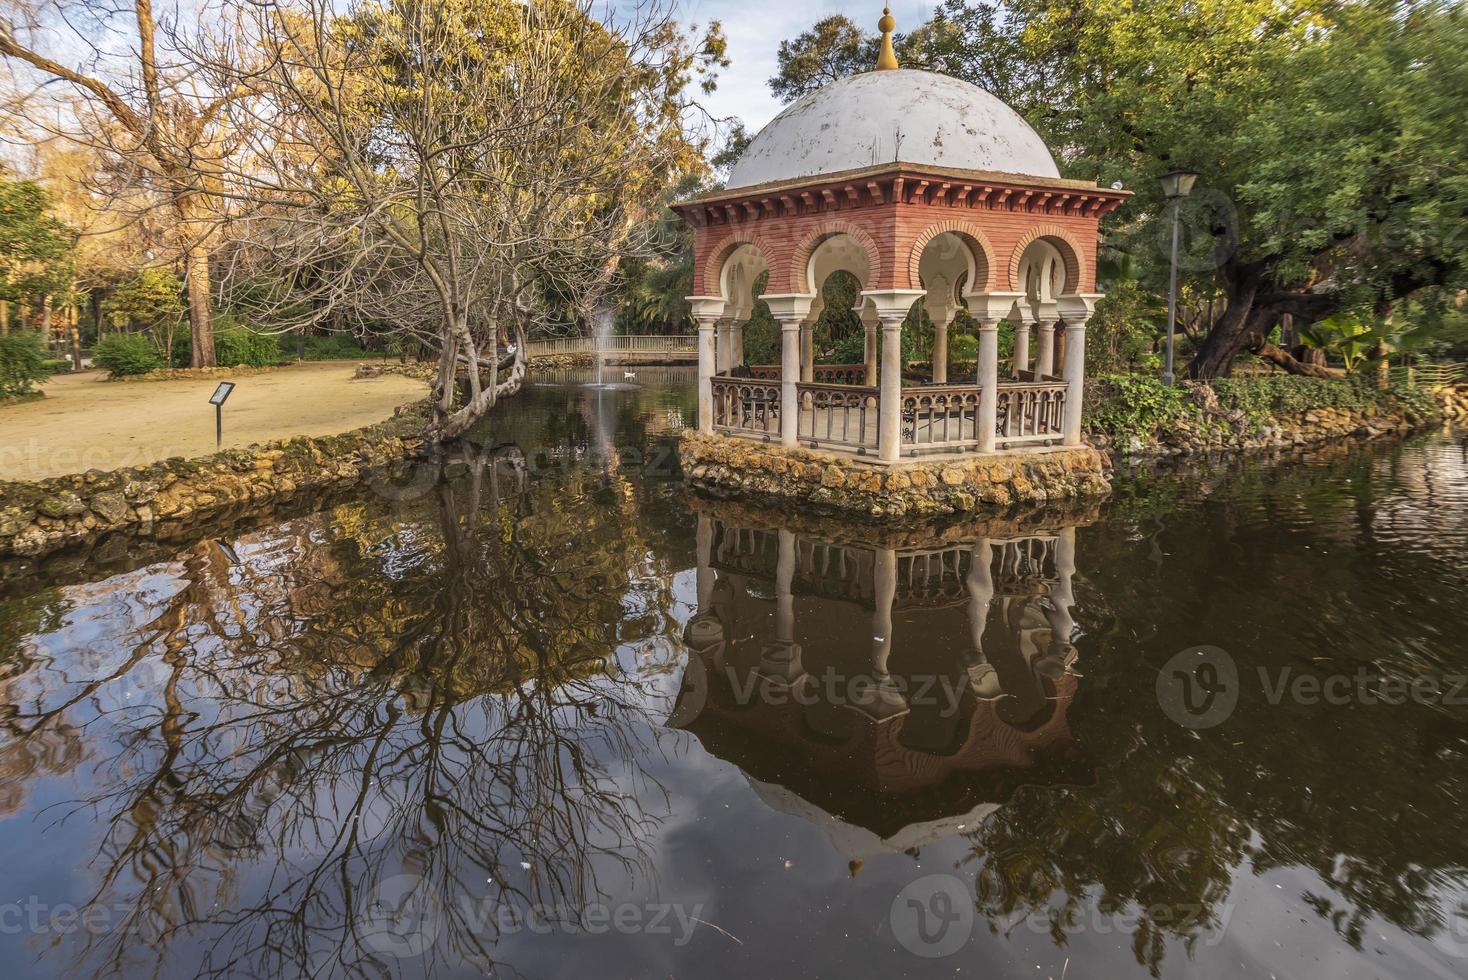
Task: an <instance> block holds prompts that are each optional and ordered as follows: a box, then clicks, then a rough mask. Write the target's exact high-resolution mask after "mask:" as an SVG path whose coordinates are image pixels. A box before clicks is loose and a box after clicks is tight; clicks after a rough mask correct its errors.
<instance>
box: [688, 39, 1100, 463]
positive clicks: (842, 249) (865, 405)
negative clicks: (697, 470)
mask: <svg viewBox="0 0 1468 980" xmlns="http://www.w3.org/2000/svg"><path fill="white" fill-rule="evenodd" d="M880 26H881V29H882V33H883V39H882V54H881V57H880V58H879V60H878V62H877V66H876V69H877V70H875V71H872V72H867V73H864V74H860V75H855V76H852V77H850V78H846V79H843V80H841V81H838V82H834V83H832V84H830V85H827V86H825V87H824V88H821V89H819V90H818V91H815V92H812V93H811V94H809V95H807V96H805V97H804V98H802V99H800V100H799V101H797V102H795V103H794V104H792V105H791V106H789V107H788V108H787V109H785V111H783V112H782V113H780V114H779V115H778V116H777V117H776V118H775V119H774V120H773V121H772V122H771V123H770V124H769V125H767V126H766V127H765V128H764V129H763V130H761V131H760V132H759V134H758V135H757V136H755V137H754V139H753V141H751V143H750V144H749V147H748V149H747V150H746V151H745V153H744V155H743V156H742V157H741V158H740V160H739V162H738V163H737V165H736V166H735V167H734V169H733V172H732V173H731V175H730V179H729V183H728V186H727V187H725V188H724V189H722V190H718V191H714V192H711V193H708V194H704V195H702V196H699V197H697V198H694V199H692V200H689V201H686V202H683V203H681V204H679V205H678V206H677V211H678V213H679V214H681V215H682V216H683V218H684V219H685V220H687V221H688V222H689V223H690V224H691V225H692V227H693V229H694V250H695V291H696V292H697V293H698V295H696V296H692V297H690V298H689V299H690V302H691V303H692V305H693V315H694V317H695V319H696V321H697V324H698V335H699V342H698V350H699V432H700V433H701V434H703V435H704V436H709V437H719V436H722V437H729V438H732V439H740V440H751V439H752V440H755V441H757V442H761V443H765V444H767V445H768V446H770V447H774V446H779V445H783V446H784V447H789V448H797V447H798V448H799V449H801V450H815V451H818V452H821V453H830V454H836V455H838V456H842V457H850V458H852V459H853V461H854V462H860V463H861V464H862V465H873V466H878V467H881V466H890V465H892V464H895V463H898V462H905V461H909V460H912V459H914V458H917V459H920V460H921V459H931V460H934V461H941V460H952V459H953V458H954V457H955V456H959V457H962V456H965V455H969V456H971V455H973V454H992V453H996V452H1002V453H1018V452H1022V453H1043V452H1049V451H1060V450H1063V449H1064V447H1078V446H1080V445H1081V393H1082V387H1083V382H1084V366H1085V343H1086V322H1087V321H1088V320H1089V318H1090V317H1091V314H1092V312H1093V310H1094V309H1095V302H1096V300H1097V299H1098V298H1099V297H1098V295H1097V293H1096V249H1097V238H1098V234H1099V229H1098V225H1099V222H1100V220H1101V218H1102V216H1104V215H1106V214H1108V213H1109V212H1111V211H1112V210H1114V209H1115V208H1116V207H1118V206H1119V205H1120V204H1121V203H1122V202H1123V201H1124V200H1125V199H1126V198H1127V197H1128V196H1129V195H1128V193H1127V192H1125V191H1119V190H1111V189H1106V188H1101V187H1099V186H1097V185H1096V184H1095V183H1094V182H1089V181H1079V180H1067V179H1065V178H1062V177H1061V176H1060V171H1059V169H1058V168H1057V167H1056V165H1055V159H1054V157H1053V156H1052V155H1051V153H1050V151H1049V149H1048V148H1047V147H1046V146H1045V143H1044V141H1043V140H1042V139H1041V138H1040V137H1039V135H1038V134H1037V133H1036V132H1035V131H1034V130H1033V129H1032V128H1031V127H1030V126H1029V125H1028V124H1027V123H1026V122H1025V121H1024V119H1022V118H1021V117H1020V115H1019V114H1018V113H1016V112H1015V111H1014V110H1013V109H1011V108H1010V107H1009V106H1007V105H1005V104H1004V103H1003V102H1002V101H1000V100H999V99H997V98H995V97H994V96H993V95H991V94H990V93H989V92H987V91H985V90H984V89H981V88H979V87H977V86H975V85H970V84H969V83H967V82H963V81H960V80H958V79H955V78H951V77H949V76H946V75H940V74H935V73H933V72H926V71H913V70H907V69H902V68H899V67H898V64H897V59H896V57H895V56H894V55H893V51H892V30H893V28H894V27H895V24H894V22H893V19H892V17H891V13H890V11H887V12H885V13H884V16H883V17H882V20H881V24H880ZM838 271H844V272H847V273H849V274H851V275H852V276H854V277H855V278H856V280H857V281H858V282H859V283H860V287H861V289H860V298H859V302H858V305H857V307H856V313H857V314H858V315H859V316H860V318H861V321H862V323H863V324H864V326H865V351H864V358H863V363H860V364H817V363H815V358H814V350H813V343H812V328H813V325H814V324H815V321H816V319H817V318H818V317H819V316H820V314H821V311H822V306H823V297H822V287H823V286H824V285H825V284H826V280H827V279H828V278H829V277H830V276H832V275H833V274H835V273H836V272H838ZM764 276H767V277H768V278H767V281H766V284H765V288H764V291H763V293H762V294H761V295H760V296H759V297H758V301H763V302H764V303H765V304H767V306H768V307H769V310H770V313H771V314H772V315H773V316H774V318H775V319H776V320H777V321H778V322H779V324H780V328H781V346H780V350H781V358H780V364H778V365H762V364H753V365H752V364H746V363H745V357H744V324H745V323H746V321H748V320H749V319H750V317H751V316H752V314H753V313H754V307H755V303H756V302H757V298H756V296H755V293H754V290H755V287H756V284H757V281H758V280H759V279H760V278H761V277H764ZM918 303H921V304H923V309H924V310H925V311H926V313H927V316H928V319H929V320H930V321H931V323H932V329H933V336H932V353H931V363H930V365H929V364H928V363H926V362H925V363H923V364H908V363H904V361H903V358H902V336H901V331H902V329H903V322H904V320H906V319H907V317H908V314H909V312H910V311H911V310H912V309H913V307H914V305H915V304H918ZM961 308H964V309H967V310H968V312H969V313H970V315H971V316H972V318H973V320H974V322H975V324H976V328H977V334H978V344H977V348H978V349H977V355H978V358H977V366H976V368H973V367H970V368H967V369H965V370H964V371H963V372H962V375H963V376H958V372H956V371H950V370H949V367H950V366H949V363H948V360H949V358H948V350H949V343H948V330H949V327H950V325H951V324H952V323H953V321H954V318H955V316H956V315H957V313H958V312H959V310H960V309H961ZM1001 320H1007V321H1008V322H1009V323H1010V324H1011V326H1012V327H1013V328H1014V340H1015V343H1014V356H1013V358H1012V359H1011V360H1010V361H1009V362H1008V363H1006V364H1004V365H1002V366H1001V364H1000V359H999V332H998V327H999V322H1000V321H1001ZM792 407H793V409H792ZM856 457H860V458H861V459H860V460H859V461H856V460H855V458H856Z"/></svg>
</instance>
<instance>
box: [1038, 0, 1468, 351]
mask: <svg viewBox="0 0 1468 980" xmlns="http://www.w3.org/2000/svg"><path fill="white" fill-rule="evenodd" d="M1014 13H1015V16H1016V17H1017V18H1018V19H1019V21H1020V22H1021V23H1022V24H1023V25H1024V26H1023V35H1022V37H1023V41H1024V44H1025V48H1026V51H1027V53H1028V56H1029V57H1030V58H1031V59H1032V60H1034V61H1035V62H1036V63H1043V64H1047V65H1049V66H1051V69H1052V74H1051V76H1050V78H1049V80H1048V86H1049V93H1048V96H1047V101H1048V103H1049V108H1048V109H1047V110H1046V111H1044V112H1038V113H1033V114H1032V120H1034V121H1036V122H1037V124H1039V125H1040V126H1041V127H1042V130H1043V131H1044V132H1045V134H1046V136H1047V137H1048V138H1049V141H1050V143H1051V145H1052V146H1056V145H1060V146H1068V147H1074V148H1075V150H1076V158H1075V159H1074V160H1073V161H1071V162H1070V163H1069V164H1068V167H1067V169H1068V170H1069V171H1070V173H1071V174H1072V175H1073V176H1078V177H1094V178H1099V179H1102V180H1105V181H1110V180H1112V179H1116V178H1118V177H1119V178H1121V179H1122V180H1124V181H1125V183H1126V184H1127V185H1128V186H1130V187H1132V188H1133V189H1135V190H1136V191H1137V198H1136V199H1134V200H1133V202H1132V203H1131V204H1130V205H1129V207H1128V209H1126V210H1128V211H1131V212H1133V213H1134V214H1137V215H1141V216H1143V218H1144V220H1142V221H1140V222H1138V223H1137V224H1136V225H1135V228H1134V232H1135V234H1134V237H1133V240H1132V245H1133V247H1134V248H1141V247H1142V245H1143V243H1145V244H1146V246H1147V247H1148V248H1149V249H1151V250H1155V251H1157V252H1160V251H1161V243H1162V241H1163V237H1164V236H1163V234H1162V232H1163V230H1164V227H1165V222H1166V220H1167V219H1168V217H1169V215H1168V214H1167V211H1166V208H1165V207H1164V206H1163V202H1162V201H1161V199H1160V192H1159V190H1158V187H1157V180H1156V178H1157V177H1158V176H1159V175H1160V174H1162V173H1163V172H1165V171H1167V170H1170V169H1174V168H1176V167H1179V166H1181V167H1186V168H1188V169H1191V170H1195V171H1197V172H1198V173H1199V174H1200V175H1201V178H1200V181H1199V187H1200V189H1201V190H1202V191H1203V192H1204V193H1203V194H1201V195H1195V196H1197V198H1198V199H1197V200H1196V201H1190V203H1189V205H1188V210H1187V211H1185V214H1184V216H1185V218H1187V219H1189V222H1190V224H1191V225H1193V226H1195V227H1197V228H1198V229H1199V231H1200V232H1201V234H1200V235H1199V236H1198V237H1199V238H1200V239H1201V241H1199V242H1196V243H1195V244H1194V248H1193V249H1192V250H1190V253H1189V257H1190V261H1189V263H1188V264H1189V266H1190V267H1192V268H1194V269H1200V268H1207V267H1210V266H1211V267H1216V269H1217V271H1218V275H1219V278H1220V282H1221V285H1222V287H1223V290H1224V293H1225V295H1226V297H1227V301H1228V304H1227V308H1226V309H1225V310H1224V312H1223V313H1222V315H1221V316H1220V317H1219V318H1218V321H1217V323H1216V325H1215V326H1214V328H1213V329H1212V330H1211V331H1210V332H1209V333H1208V335H1207V336H1206V337H1205V338H1204V339H1203V342H1202V344H1201V346H1200V348H1199V350H1198V353H1197V356H1196V357H1195V358H1194V360H1193V362H1192V364H1191V365H1190V366H1189V371H1190V373H1191V374H1192V375H1194V376H1196V377H1216V376H1220V375H1226V374H1227V373H1228V372H1229V369H1230V365H1231V364H1232V362H1233V359H1234V357H1235V355H1236V354H1238V353H1239V352H1240V351H1242V350H1253V351H1255V352H1258V353H1267V354H1270V355H1273V356H1272V358H1271V359H1275V360H1276V361H1277V362H1279V363H1283V364H1284V366H1286V367H1289V368H1292V369H1297V370H1299V369H1303V367H1302V366H1301V365H1298V364H1296V363H1294V362H1293V359H1292V358H1288V357H1279V356H1278V354H1279V352H1278V351H1276V350H1273V349H1271V345H1270V344H1269V341H1268V339H1267V338H1268V335H1269V333H1270V330H1271V329H1272V327H1273V326H1274V325H1275V324H1276V323H1277V322H1278V321H1279V319H1280V317H1281V316H1282V315H1284V314H1292V315H1294V316H1296V317H1298V318H1300V319H1303V320H1305V321H1313V320H1318V319H1322V318H1324V317H1326V316H1329V315H1331V314H1333V313H1335V312H1338V311H1341V310H1345V309H1351V308H1361V307H1366V308H1372V307H1375V306H1377V305H1379V304H1383V303H1385V304H1390V302H1391V301H1393V300H1395V299H1397V298H1400V297H1403V296H1408V295H1411V294H1413V293H1414V292H1416V291H1418V290H1421V289H1423V288H1428V287H1441V286H1451V285H1453V284H1456V283H1460V282H1461V281H1462V279H1463V274H1464V255H1465V244H1464V241H1463V238H1462V235H1461V233H1460V228H1461V214H1462V211H1463V207H1464V206H1465V204H1468V184H1465V182H1464V179H1463V177H1462V175H1463V173H1464V171H1465V163H1468V137H1465V133H1468V130H1465V127H1464V125H1463V122H1464V118H1463V117H1464V111H1463V106H1464V102H1463V98H1462V93H1463V92H1464V91H1465V90H1468V67H1465V64H1464V59H1463V58H1462V51H1463V50H1464V46H1465V44H1468V28H1465V22H1464V15H1463V12H1462V10H1461V8H1458V7H1452V6H1447V5H1443V4H1438V3H1428V4H1420V5H1410V6H1409V5H1406V4H1402V3H1379V4H1372V5H1359V4H1329V5H1325V6H1321V5H1318V4H1307V3H1303V2H1290V3H1285V4H1280V3H1275V2H1273V0H1258V2H1256V0H1249V2H1242V3H1241V2H1238V0H1205V2H1203V3H1199V4H1195V5H1190V6H1189V7H1187V8H1185V9H1184V10H1181V11H1180V10H1179V9H1178V8H1177V6H1176V5H1175V4H1167V3H1162V2H1155V3H1154V2H1140V3H1132V4H1127V5H1124V6H1122V5H1117V4H1115V3H1112V2H1110V0H1082V2H1079V3H1073V4H1069V5H1066V6H1064V7H1050V6H1046V5H1042V4H1040V3H1038V2H1037V0H1023V2H1021V3H1019V4H1017V5H1016V7H1015V8H1014ZM1159 65H1165V66H1167V69H1166V70H1165V71H1159V70H1158V66H1159ZM1121 220H1127V219H1125V218H1122V219H1121Z"/></svg>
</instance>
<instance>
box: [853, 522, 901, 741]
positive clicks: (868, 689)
mask: <svg viewBox="0 0 1468 980" xmlns="http://www.w3.org/2000/svg"><path fill="white" fill-rule="evenodd" d="M875 559H876V560H875V562H874V563H873V566H872V590H873V593H874V594H873V596H872V599H873V603H872V677H871V682H870V683H869V684H862V685H860V686H857V685H853V684H848V685H847V690H850V691H853V696H854V700H855V706H856V707H857V708H859V709H860V710H861V711H862V713H864V714H866V715H867V716H868V717H870V718H873V719H875V720H877V721H887V720H889V719H892V718H896V717H898V716H900V715H905V714H907V712H908V711H909V710H910V709H909V708H908V705H907V701H906V700H905V699H904V698H903V697H902V694H901V692H900V691H899V690H898V689H897V684H896V683H895V682H894V681H893V680H892V673H891V671H890V670H888V669H887V662H888V660H889V659H890V658H891V656H892V605H893V602H894V600H895V599H896V598H897V552H895V551H893V550H892V549H891V548H878V549H877V551H876V553H875ZM853 689H854V690H853Z"/></svg>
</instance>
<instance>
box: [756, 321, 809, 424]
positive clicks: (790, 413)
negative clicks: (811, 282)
mask: <svg viewBox="0 0 1468 980" xmlns="http://www.w3.org/2000/svg"><path fill="white" fill-rule="evenodd" d="M763 299H764V301H765V305H766V306H768V307H769V308H770V315H771V316H772V317H774V318H775V322H776V323H778V324H780V443H781V444H782V445H785V446H793V445H795V444H796V441H797V435H798V433H799V432H800V404H799V401H798V397H799V393H798V390H797V388H796V386H797V385H798V384H800V324H801V322H802V321H804V320H805V319H807V318H808V317H809V316H810V307H811V304H812V303H813V302H815V299H816V297H815V296H814V295H806V294H804V293H780V294H778V295H773V296H772V295H766V296H764V297H763Z"/></svg>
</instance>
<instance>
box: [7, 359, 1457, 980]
mask: <svg viewBox="0 0 1468 980" xmlns="http://www.w3.org/2000/svg"><path fill="white" fill-rule="evenodd" d="M638 375H639V376H638V379H637V381H638V383H639V384H640V385H642V387H641V389H640V390H637V391H593V390H588V389H585V388H581V387H579V386H578V385H577V382H578V381H579V380H581V379H580V378H577V377H574V376H567V377H566V378H564V379H561V383H559V384H542V385H540V386H538V387H535V388H533V389H531V390H530V391H528V392H527V393H526V395H525V396H524V397H522V398H520V399H518V400H516V401H515V402H514V403H513V404H511V405H510V406H509V407H508V408H507V409H506V410H505V413H504V415H503V417H501V418H498V419H496V420H495V423H494V425H492V426H488V427H486V428H485V431H484V432H483V433H482V439H481V440H479V441H480V442H481V443H482V445H480V446H478V447H476V448H473V449H471V450H467V451H466V452H465V453H464V458H463V459H461V460H459V461H457V462H456V463H455V465H454V466H453V467H452V468H451V470H450V474H449V477H448V479H447V480H445V481H436V480H435V478H434V474H433V473H431V472H429V471H427V470H419V471H415V472H413V473H409V474H406V475H404V476H403V477H402V478H400V479H398V480H395V481H392V482H383V483H379V484H377V485H375V486H373V487H372V488H368V489H363V490H362V491H360V492H358V493H356V494H355V495H353V496H351V497H349V498H346V499H341V500H338V501H335V502H331V503H330V504H329V505H325V506H323V507H322V508H321V509H319V510H316V511H314V512H310V513H304V514H295V515H290V516H286V515H282V516H280V517H278V518H274V519H269V520H265V521H263V522H260V523H259V525H258V526H257V527H255V528H253V529H251V530H248V531H240V530H234V531H224V532H221V533H220V534H218V535H217V536H213V537H208V538H205V539H203V540H196V541H189V542H182V543H180V544H178V545H177V546H169V547H166V548H163V549H146V548H137V549H134V550H132V551H131V552H130V551H129V550H127V549H123V548H113V549H112V550H111V551H109V552H107V553H106V554H107V556H108V557H107V558H106V559H105V560H104V559H102V558H99V557H94V558H93V559H91V560H89V561H87V562H80V563H79V562H71V563H69V564H68V563H67V562H66V561H65V560H61V561H54V562H51V563H48V565H47V566H45V567H43V568H42V569H39V570H37V571H36V572H35V574H32V575H29V576H27V577H26V578H25V579H23V580H18V581H17V580H12V581H10V582H7V583H5V584H4V592H3V594H0V882H3V885H4V887H3V889H0V963H3V964H4V966H3V967H0V973H3V976H5V977H7V978H10V977H31V976H34V977H51V976H66V977H84V978H85V977H93V976H113V975H115V976H127V977H153V976H159V977H191V976H229V977H234V976H242V977H243V976H249V977H270V978H282V977H298V976H313V977H329V976H399V975H401V976H434V977H472V976H484V975H493V976H526V977H596V978H602V977H607V978H619V977H629V978H631V977H635V978H642V977H649V978H664V977H675V978H687V977H731V978H763V977H904V976H911V977H952V976H977V977H985V978H1008V977H1013V978H1054V980H1060V978H1061V977H1066V978H1092V977H1099V978H1106V980H1112V978H1123V977H1146V976H1149V975H1151V976H1161V977H1236V976H1247V977H1256V976H1257V977H1279V978H1347V977H1349V978H1357V977H1359V978H1370V977H1445V978H1449V977H1462V976H1465V975H1468V907H1465V902H1468V816H1465V813H1464V805H1465V803H1468V765H1465V763H1468V688H1465V687H1463V685H1462V677H1463V675H1464V674H1465V673H1468V651H1465V637H1468V603H1465V601H1464V596H1465V585H1468V570H1465V568H1468V566H1465V557H1468V486H1465V476H1468V462H1465V450H1464V448H1463V444H1462V443H1461V442H1460V441H1458V440H1457V439H1455V438H1454V437H1451V436H1448V435H1438V436H1434V437H1430V438H1425V439H1420V440H1416V441H1413V442H1411V443H1409V444H1407V445H1405V446H1379V447H1372V448H1366V449H1360V448H1358V449H1355V450H1349V451H1341V452H1336V453H1334V454H1326V455H1327V456H1331V457H1332V458H1321V459H1316V460H1314V461H1311V462H1309V463H1307V464H1305V465H1291V466H1274V465H1265V464H1262V463H1257V462H1255V463H1232V464H1228V465H1226V466H1223V467H1220V468H1215V469H1195V470H1189V471H1187V472H1182V473H1174V474H1171V475H1156V474H1151V475H1149V474H1133V475H1130V476H1123V477H1121V478H1120V479H1119V480H1118V483H1117V494H1116V496H1115V497H1114V498H1113V499H1112V500H1111V501H1109V502H1107V503H1106V504H1105V505H1103V506H1101V507H1098V508H1094V509H1091V510H1084V509H1082V510H1075V509H1073V508H1072V509H1061V510H1050V511H1046V512H1042V513H1039V514H1031V515H1027V516H1020V517H1015V518H1013V519H1008V520H986V521H980V522H969V523H967V524H960V525H956V526H948V527H939V528H930V529H925V530H923V531H921V532H916V533H906V534H894V533H890V532H882V531H881V530H879V529H876V528H870V527H864V526H863V525H862V522H860V521H837V522H832V521H820V520H815V519H811V518H809V517H807V516H804V515H801V514H798V513H794V512H790V511H786V510H782V509H769V508H765V509H761V508H755V507H749V506H744V505H739V504H736V503H727V502H725V503H708V502H701V501H698V500H693V499H689V498H688V497H687V496H686V495H685V494H684V492H683V491H682V489H681V487H680V484H679V483H678V481H677V479H676V468H675V461H674V457H673V455H672V453H671V446H672V444H673V442H674V440H675V438H676V433H677V431H678V430H679V429H680V428H681V427H682V425H683V424H684V423H685V421H686V420H688V419H689V418H690V416H691V412H692V408H693V406H692V402H691V393H690V391H689V389H688V386H687V380H688V379H687V376H686V374H681V373H678V372H675V371H668V370H663V369H649V368H643V369H639V370H638ZM1199 647H1203V648H1205V649H1203V650H1201V651H1200V650H1198V649H1197V648H1199ZM1414 683H1415V685H1416V686H1415V687H1413V686H1410V685H1412V684H1414Z"/></svg>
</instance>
